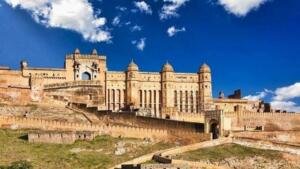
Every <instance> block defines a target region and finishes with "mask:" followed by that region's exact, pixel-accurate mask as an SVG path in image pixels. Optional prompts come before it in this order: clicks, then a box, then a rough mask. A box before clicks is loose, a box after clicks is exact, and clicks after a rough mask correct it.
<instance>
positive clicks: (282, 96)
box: [273, 83, 300, 101]
mask: <svg viewBox="0 0 300 169" xmlns="http://www.w3.org/2000/svg"><path fill="white" fill-rule="evenodd" d="M297 97H300V83H295V84H293V85H290V86H286V87H281V88H278V89H276V90H275V97H274V98H273V99H274V100H278V101H282V100H289V99H293V98H297Z"/></svg>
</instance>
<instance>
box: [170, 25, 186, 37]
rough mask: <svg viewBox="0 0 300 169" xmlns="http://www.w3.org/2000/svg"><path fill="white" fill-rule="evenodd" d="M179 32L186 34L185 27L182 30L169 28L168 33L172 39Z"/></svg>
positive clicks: (173, 27)
mask: <svg viewBox="0 0 300 169" xmlns="http://www.w3.org/2000/svg"><path fill="white" fill-rule="evenodd" d="M178 32H185V27H182V28H180V29H179V28H178V29H177V28H175V26H171V27H169V28H168V30H167V33H168V35H169V36H170V37H172V36H174V35H176V34H177V33H178Z"/></svg>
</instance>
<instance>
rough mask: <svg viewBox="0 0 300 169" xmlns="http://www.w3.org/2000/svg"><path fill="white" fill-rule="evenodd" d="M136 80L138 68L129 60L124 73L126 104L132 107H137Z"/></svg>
mask: <svg viewBox="0 0 300 169" xmlns="http://www.w3.org/2000/svg"><path fill="white" fill-rule="evenodd" d="M138 79H139V67H138V66H137V64H135V63H134V61H133V60H131V62H130V63H129V65H128V67H127V72H126V103H127V105H130V106H133V107H138V105H139V99H138Z"/></svg>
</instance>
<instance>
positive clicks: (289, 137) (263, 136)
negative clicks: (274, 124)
mask: <svg viewBox="0 0 300 169" xmlns="http://www.w3.org/2000/svg"><path fill="white" fill-rule="evenodd" d="M232 135H233V137H238V138H248V139H257V140H266V141H272V142H283V143H289V144H296V145H299V146H300V131H271V132H265V131H244V132H234V133H232Z"/></svg>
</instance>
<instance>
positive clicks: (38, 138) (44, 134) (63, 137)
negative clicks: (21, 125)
mask: <svg viewBox="0 0 300 169" xmlns="http://www.w3.org/2000/svg"><path fill="white" fill-rule="evenodd" d="M94 138H95V134H94V133H92V132H87V131H82V132H72V131H30V132H29V133H28V141H29V142H30V143H56V144H73V143H74V142H75V141H76V140H87V141H91V140H93V139H94Z"/></svg>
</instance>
